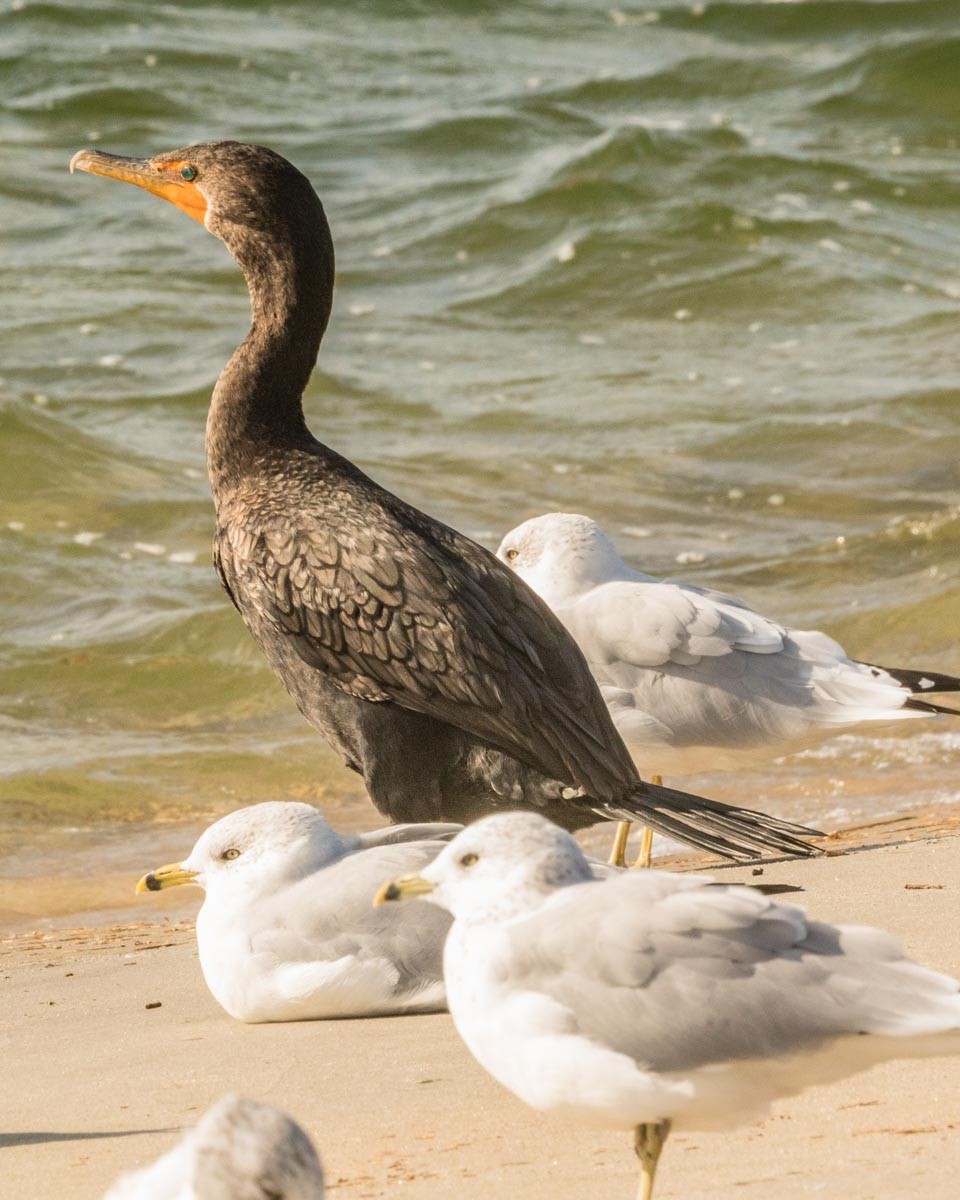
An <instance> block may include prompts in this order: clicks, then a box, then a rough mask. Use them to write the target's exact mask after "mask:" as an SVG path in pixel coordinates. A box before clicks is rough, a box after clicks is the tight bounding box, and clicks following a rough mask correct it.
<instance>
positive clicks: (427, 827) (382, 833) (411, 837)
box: [356, 821, 463, 850]
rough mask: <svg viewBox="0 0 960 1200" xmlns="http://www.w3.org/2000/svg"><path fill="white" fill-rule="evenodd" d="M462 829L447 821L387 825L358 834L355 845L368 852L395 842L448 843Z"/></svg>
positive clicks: (460, 826)
mask: <svg viewBox="0 0 960 1200" xmlns="http://www.w3.org/2000/svg"><path fill="white" fill-rule="evenodd" d="M462 828H463V826H462V825H453V824H451V823H450V822H449V821H424V822H422V823H420V824H416V823H410V824H406V825H387V826H385V827H384V828H383V829H372V830H370V832H369V833H360V834H358V835H357V843H356V844H357V848H358V849H359V850H369V849H371V848H372V847H373V846H389V845H392V844H394V843H396V842H431V841H433V842H449V841H451V840H452V839H453V838H455V837H456V836H457V834H458V833H459V832H460V830H461V829H462Z"/></svg>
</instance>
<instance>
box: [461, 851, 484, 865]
mask: <svg viewBox="0 0 960 1200" xmlns="http://www.w3.org/2000/svg"><path fill="white" fill-rule="evenodd" d="M478 858H479V855H477V854H465V855H464V856H463V858H461V859H460V866H461V867H472V866H473V864H474V863H475V862H476V861H477V859H478Z"/></svg>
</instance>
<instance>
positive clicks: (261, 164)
mask: <svg viewBox="0 0 960 1200" xmlns="http://www.w3.org/2000/svg"><path fill="white" fill-rule="evenodd" d="M78 169H79V170H81V171H88V172H89V173H90V174H91V175H104V176H106V177H107V178H108V179H119V180H122V181H123V182H124V183H133V184H136V186H137V187H141V188H144V189H145V190H146V191H148V192H152V193H153V194H154V195H155V196H161V197H162V198H163V199H164V200H169V201H170V203H171V204H175V205H176V206H177V208H179V209H181V210H182V211H183V212H185V213H186V214H187V215H188V216H190V217H193V218H194V220H196V221H200V222H201V224H203V225H205V226H206V228H207V229H209V230H210V232H211V233H213V234H215V235H216V236H217V237H219V238H221V239H222V240H223V241H224V242H225V243H226V244H227V246H228V247H229V249H230V250H231V251H232V252H233V254H234V255H235V257H237V258H238V259H239V260H240V261H241V262H243V260H244V258H245V257H247V255H245V254H244V253H243V251H244V249H248V250H249V249H250V248H252V247H255V246H257V245H258V244H261V245H262V244H263V243H264V242H270V243H273V244H274V245H277V244H287V245H293V246H294V247H296V246H297V245H298V244H303V242H304V241H309V240H312V239H314V238H316V237H317V236H318V235H319V236H320V238H321V239H325V240H329V231H328V229H327V224H326V218H325V217H324V215H323V208H322V206H321V204H320V201H319V199H318V197H317V194H316V192H315V191H314V190H313V187H312V186H311V184H310V181H309V179H307V177H306V176H305V175H303V174H302V173H301V172H300V171H298V170H297V168H296V167H295V166H293V164H292V163H289V162H287V160H286V159H285V158H283V157H282V156H281V155H279V154H277V153H276V152H275V151H273V150H269V149H267V147H266V146H251V145H247V144H246V143H243V142H200V143H198V144H197V145H195V146H184V147H183V149H181V150H169V151H167V152H165V153H163V154H155V155H154V156H153V157H152V158H125V157H123V156H122V155H119V154H108V153H106V152H105V151H103V150H80V151H79V152H78V153H77V154H75V155H74V156H73V159H72V160H71V162H70V170H71V171H75V170H78Z"/></svg>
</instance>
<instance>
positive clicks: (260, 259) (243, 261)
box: [206, 203, 333, 496]
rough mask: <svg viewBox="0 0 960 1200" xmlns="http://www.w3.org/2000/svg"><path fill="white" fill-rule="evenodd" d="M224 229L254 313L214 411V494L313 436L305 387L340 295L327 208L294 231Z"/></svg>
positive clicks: (210, 427) (210, 447)
mask: <svg viewBox="0 0 960 1200" xmlns="http://www.w3.org/2000/svg"><path fill="white" fill-rule="evenodd" d="M317 207H318V209H319V203H318V205H317ZM221 236H222V237H223V240H224V241H225V242H226V244H227V246H228V247H229V249H230V250H231V252H232V253H233V256H234V258H235V259H236V260H237V262H238V263H239V264H240V266H241V268H242V270H243V274H244V277H245V278H246V281H247V288H248V290H249V292H250V306H251V309H252V316H253V319H252V321H251V324H250V332H249V333H248V334H247V336H246V337H245V338H244V340H243V342H241V344H240V345H239V346H238V347H237V349H236V350H235V351H234V353H233V356H232V358H231V359H230V361H229V362H228V363H227V365H226V366H225V367H224V369H223V371H222V372H221V373H220V378H219V379H218V380H217V385H216V387H215V388H214V391H213V399H212V401H211V404H210V412H209V414H208V416H207V435H206V451H207V469H208V471H209V474H210V482H211V485H212V487H213V492H214V495H215V496H217V495H219V494H222V493H223V492H224V491H229V490H232V487H233V486H235V485H236V483H237V482H239V480H240V479H241V478H242V477H243V476H244V475H245V474H246V473H247V471H248V470H249V469H250V467H251V466H252V465H253V464H254V463H255V462H256V460H257V459H258V458H259V457H261V456H263V455H264V454H265V453H269V452H270V450H272V449H286V448H293V447H295V446H297V445H303V444H304V443H305V442H306V441H308V440H309V438H310V435H309V433H308V431H307V427H306V424H305V422H304V418H303V403H302V397H303V390H304V388H305V387H306V385H307V380H308V379H309V377H310V372H311V371H312V370H313V367H314V364H315V363H316V361H317V354H318V352H319V349H320V341H321V339H322V337H323V333H324V330H325V329H326V326H327V320H328V318H329V316H330V306H331V302H332V296H333V243H332V240H331V238H330V233H329V229H328V227H327V224H326V219H325V217H324V216H323V210H322V209H320V211H319V220H317V219H316V218H315V219H314V220H313V221H311V222H309V224H308V226H307V228H305V229H304V228H303V227H302V226H301V228H299V229H296V228H295V229H293V230H292V231H291V232H290V234H289V235H288V236H284V235H283V233H282V231H281V230H280V229H271V230H261V229H257V230H253V229H250V228H244V229H242V230H240V229H238V228H237V227H234V228H232V229H227V230H224V231H223V232H222V233H221Z"/></svg>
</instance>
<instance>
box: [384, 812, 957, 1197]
mask: <svg viewBox="0 0 960 1200" xmlns="http://www.w3.org/2000/svg"><path fill="white" fill-rule="evenodd" d="M417 896H419V897H421V898H423V899H426V900H429V901H432V902H433V903H434V904H436V905H439V906H440V907H442V908H444V909H446V910H448V911H449V912H450V913H452V914H453V917H454V923H453V927H452V929H451V930H450V934H449V936H448V938H447V944H446V949H445V951H444V978H445V980H446V985H447V1001H448V1004H449V1007H450V1013H451V1015H452V1017H453V1020H454V1024H455V1025H456V1027H457V1030H458V1032H459V1033H460V1036H461V1037H462V1038H463V1040H464V1042H465V1043H466V1044H467V1047H468V1049H469V1050H470V1051H471V1053H472V1054H473V1055H474V1057H475V1058H476V1059H477V1060H478V1062H480V1064H481V1065H482V1066H483V1067H485V1068H486V1069H487V1070H488V1071H489V1072H490V1074H491V1075H493V1076H494V1078H495V1079H497V1080H499V1082H500V1083H502V1084H503V1085H504V1086H505V1087H507V1088H509V1090H510V1091H512V1092H514V1093H515V1094H516V1095H517V1096H519V1097H520V1099H521V1100H524V1101H526V1103H527V1104H529V1105H531V1106H532V1107H533V1108H536V1109H540V1110H541V1111H543V1112H548V1113H554V1114H557V1115H560V1116H564V1117H567V1118H571V1119H573V1120H575V1121H580V1122H584V1123H589V1124H593V1125H600V1126H606V1127H609V1128H614V1129H629V1130H633V1131H634V1145H635V1149H636V1152H637V1155H638V1157H639V1159H640V1166H641V1184H640V1192H639V1195H640V1198H641V1200H649V1197H650V1196H651V1195H652V1191H653V1179H654V1173H655V1170H656V1166H657V1160H658V1158H659V1155H660V1150H661V1148H662V1146H663V1143H664V1140H665V1138H666V1136H667V1134H668V1132H669V1131H670V1129H671V1128H672V1129H680V1130H703V1129H722V1128H729V1127H731V1126H735V1125H738V1124H742V1123H743V1122H745V1121H748V1120H751V1119H755V1118H756V1117H758V1116H761V1115H763V1114H764V1112H765V1111H766V1109H767V1106H768V1105H769V1103H770V1102H771V1101H772V1100H773V1099H775V1098H776V1097H778V1096H787V1095H791V1094H794V1093H796V1092H799V1091H801V1090H802V1089H803V1088H805V1087H807V1086H809V1085H811V1084H815V1083H825V1082H828V1081H830V1080H836V1079H840V1078H842V1077H844V1076H846V1075H850V1074H852V1073H853V1072H856V1071H860V1070H862V1069H864V1068H866V1067H868V1066H871V1065H872V1064H874V1063H878V1062H881V1061H883V1060H885V1059H891V1058H908V1057H925V1056H929V1055H937V1054H952V1053H960V984H958V982H957V981H956V980H954V979H951V978H950V977H949V976H946V975H940V974H938V973H936V972H935V971H931V970H929V969H927V968H926V967H922V966H919V965H918V964H916V963H914V962H911V961H910V960H909V959H908V958H906V957H904V955H903V952H902V951H901V949H900V947H899V946H898V944H897V943H896V941H895V940H894V939H893V938H892V937H890V936H889V935H888V934H886V933H883V932H882V931H880V930H877V929H870V928H866V927H861V926H835V925H827V924H822V923H820V922H815V921H810V920H808V919H807V917H806V915H805V913H804V912H803V910H802V909H799V908H795V907H793V906H792V905H786V904H780V903H777V902H776V901H773V900H771V899H769V898H768V897H767V896H765V895H763V894H761V893H760V892H758V891H755V890H753V889H751V888H747V887H738V886H726V885H718V884H714V883H712V882H711V881H710V880H709V879H706V878H704V877H697V876H693V875H674V874H668V873H666V872H652V871H628V872H620V873H617V874H614V875H611V876H610V877H608V878H607V879H605V880H596V879H595V878H594V877H593V875H592V872H591V868H590V864H589V863H588V862H587V860H586V859H585V858H584V856H583V853H582V851H581V850H580V848H579V846H578V845H577V843H576V842H575V841H574V840H573V838H572V837H570V835H569V834H568V833H566V832H565V831H564V830H562V829H559V828H558V827H557V826H555V825H552V824H551V823H550V822H549V821H546V820H545V819H544V818H542V817H540V816H537V815H536V814H533V813H507V814H503V815H498V816H493V817H485V818H484V819H483V820H480V821H477V822H476V823H475V824H473V825H471V826H469V827H468V828H467V829H465V830H464V831H463V832H462V833H460V834H458V835H457V837H456V838H454V840H453V841H452V842H451V843H450V844H449V845H448V846H446V847H445V848H444V850H443V851H442V853H441V854H439V855H438V856H437V858H436V859H435V860H434V862H432V863H431V864H430V865H429V866H428V867H426V868H425V869H424V870H422V871H421V872H420V873H419V874H416V875H406V876H402V877H400V878H397V879H394V880H392V881H391V882H390V883H387V884H384V886H383V887H382V888H381V889H380V892H379V893H378V894H377V898H376V900H377V903H382V902H383V901H385V900H395V899H402V898H404V897H417ZM417 907H421V906H417Z"/></svg>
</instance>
